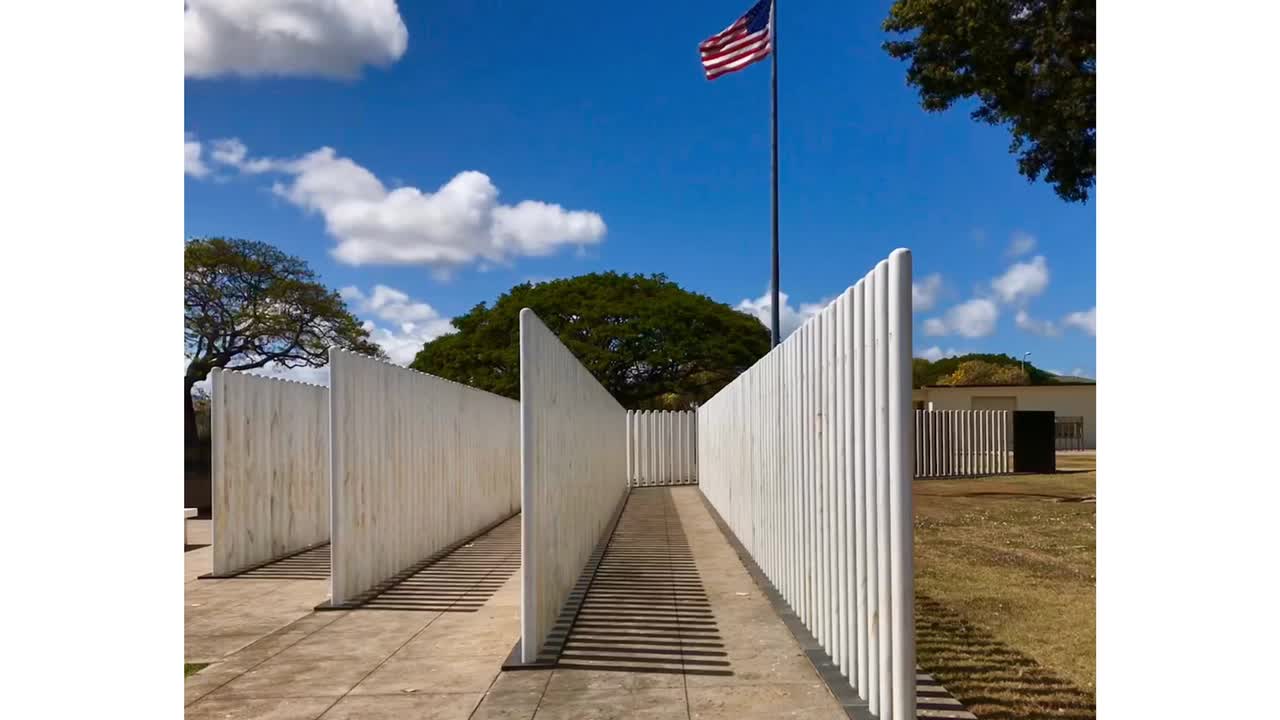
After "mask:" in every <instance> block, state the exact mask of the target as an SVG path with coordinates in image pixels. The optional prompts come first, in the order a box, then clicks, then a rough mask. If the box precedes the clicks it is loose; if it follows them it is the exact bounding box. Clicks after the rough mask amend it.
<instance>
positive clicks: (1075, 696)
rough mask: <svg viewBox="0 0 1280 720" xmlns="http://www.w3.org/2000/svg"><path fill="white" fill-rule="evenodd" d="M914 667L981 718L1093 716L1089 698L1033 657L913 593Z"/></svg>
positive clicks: (1077, 719) (1088, 719)
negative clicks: (931, 676) (943, 687)
mask: <svg viewBox="0 0 1280 720" xmlns="http://www.w3.org/2000/svg"><path fill="white" fill-rule="evenodd" d="M915 597H916V649H917V659H918V662H919V664H920V667H921V668H922V669H923V670H924V671H925V672H928V673H932V674H933V675H934V677H936V678H937V679H938V681H939V682H941V683H942V684H943V685H945V686H946V688H947V690H949V691H951V694H952V695H954V696H955V697H956V699H958V700H959V701H960V702H962V703H964V705H965V706H966V707H967V708H969V710H971V711H972V712H973V713H974V714H975V715H977V716H978V717H980V718H983V720H1023V719H1024V718H1032V717H1037V718H1038V717H1052V718H1060V719H1061V720H1095V719H1096V718H1097V710H1096V705H1095V702H1094V698H1093V696H1092V695H1090V694H1089V693H1086V692H1084V691H1083V690H1081V689H1080V688H1078V687H1077V686H1076V685H1074V684H1072V683H1071V682H1068V681H1067V680H1064V679H1062V678H1060V677H1058V676H1056V675H1054V674H1053V673H1052V672H1050V671H1048V670H1046V669H1045V668H1043V667H1041V666H1040V665H1039V664H1038V663H1036V661H1035V660H1033V659H1031V658H1030V657H1028V656H1026V655H1024V654H1022V653H1020V652H1018V651H1017V650H1015V649H1013V648H1011V647H1009V646H1008V645H1005V644H1004V643H1002V642H1000V641H999V640H997V639H995V637H993V636H992V635H991V634H990V633H988V632H987V631H985V630H983V629H982V628H979V627H977V626H975V625H973V624H972V623H969V622H967V621H966V620H965V619H964V618H963V617H961V616H960V615H958V614H957V613H955V612H954V611H952V610H951V609H950V608H948V607H947V606H946V605H944V604H942V603H940V602H938V601H936V600H934V599H932V598H930V597H927V596H925V595H921V594H919V593H916V596H915Z"/></svg>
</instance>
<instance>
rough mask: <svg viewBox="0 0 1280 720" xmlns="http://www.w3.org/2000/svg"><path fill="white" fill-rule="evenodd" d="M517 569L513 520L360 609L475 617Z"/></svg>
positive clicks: (517, 528) (517, 545)
mask: <svg viewBox="0 0 1280 720" xmlns="http://www.w3.org/2000/svg"><path fill="white" fill-rule="evenodd" d="M519 569H520V518H519V516H516V517H514V518H512V519H510V520H508V521H506V522H504V523H503V524H501V525H499V526H498V527H496V528H494V529H493V530H492V531H490V532H489V533H487V534H485V535H483V536H481V537H480V538H477V539H476V540H475V541H473V542H471V543H468V544H466V545H463V546H462V547H460V548H458V549H456V550H454V551H453V552H451V553H449V554H448V555H446V556H445V557H443V558H441V559H440V560H438V561H436V562H434V563H431V564H430V565H428V566H426V567H424V568H423V569H421V570H419V571H418V572H416V573H414V574H412V575H410V576H408V577H406V578H405V579H404V580H402V581H400V582H399V583H396V584H395V585H392V586H391V587H389V588H387V589H386V590H384V591H382V592H381V593H379V594H377V595H375V596H373V597H372V598H371V599H369V600H368V601H366V602H365V603H364V604H362V605H361V606H360V608H361V609H362V610H423V611H438V612H475V611H477V610H479V609H480V606H481V605H484V603H485V601H486V600H488V599H489V598H491V597H493V595H494V593H496V592H497V591H498V588H500V587H502V585H503V583H505V582H506V581H507V580H508V579H509V578H510V577H511V576H512V575H514V574H515V573H516V571H517V570H519Z"/></svg>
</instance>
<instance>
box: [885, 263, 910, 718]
mask: <svg viewBox="0 0 1280 720" xmlns="http://www.w3.org/2000/svg"><path fill="white" fill-rule="evenodd" d="M889 397H890V404H889V439H890V440H889V445H890V452H892V453H893V456H892V457H891V458H890V463H889V484H890V492H889V528H890V543H891V546H892V547H893V554H892V560H891V563H892V567H891V568H890V576H891V577H892V583H893V584H892V586H891V587H892V593H891V595H890V600H891V602H892V603H893V613H892V622H893V625H892V630H891V632H892V633H893V683H892V687H893V705H892V710H893V717H895V718H902V719H903V720H914V719H915V717H916V708H915V699H916V659H915V627H914V618H915V607H914V606H915V601H914V598H913V597H912V587H913V584H914V581H913V573H914V562H913V558H912V532H913V523H912V517H913V514H912V507H913V506H912V498H911V482H912V477H911V475H912V473H911V468H910V465H909V458H910V456H911V448H912V444H913V443H912V439H911V429H912V425H911V418H910V416H909V415H908V414H907V413H909V412H910V408H911V252H910V251H908V250H904V249H898V250H894V251H893V252H892V253H891V254H890V255H889Z"/></svg>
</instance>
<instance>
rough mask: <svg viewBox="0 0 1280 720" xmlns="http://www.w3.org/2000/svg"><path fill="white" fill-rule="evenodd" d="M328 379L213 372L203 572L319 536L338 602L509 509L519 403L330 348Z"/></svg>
mask: <svg viewBox="0 0 1280 720" xmlns="http://www.w3.org/2000/svg"><path fill="white" fill-rule="evenodd" d="M329 382H330V385H329V388H323V387H319V386H314V385H307V384H304V383H298V382H289V381H284V380H277V379H271V378H264V377H259V376H255V375H248V374H244V373H238V372H225V371H222V370H215V371H214V373H213V393H212V423H211V424H212V430H213V432H212V435H213V458H212V461H213V462H212V470H213V478H212V480H213V508H212V509H213V519H214V522H213V557H214V571H213V574H214V575H215V576H225V575H231V574H234V573H237V572H242V571H244V570H248V569H250V568H252V567H255V566H258V565H262V564H264V563H267V562H270V561H272V560H275V559H279V558H281V557H284V556H287V555H290V554H292V553H295V552H299V551H302V550H305V549H307V548H309V547H313V546H315V545H318V544H322V543H324V542H326V541H329V542H330V543H331V546H330V555H331V565H330V584H331V587H330V590H331V595H330V602H331V603H332V604H333V605H335V606H343V605H347V604H349V603H352V602H354V601H356V600H357V599H358V598H359V597H360V595H362V594H363V593H366V592H368V591H370V590H372V589H374V588H375V587H376V586H378V585H379V584H380V583H383V582H384V581H386V580H388V579H390V578H393V577H395V576H396V575H397V574H398V573H400V572H402V571H404V570H406V569H407V568H409V567H411V566H412V565H414V564H415V563H417V562H418V561H420V560H423V559H425V558H427V557H430V556H431V555H433V554H435V553H437V552H440V551H442V550H444V549H447V548H448V547H450V546H451V545H453V544H456V543H458V542H461V541H462V540H465V539H466V538H468V537H470V536H472V535H475V534H476V533H478V532H480V531H483V530H484V529H486V528H488V527H489V526H492V525H494V524H496V523H498V522H501V521H502V520H503V519H505V518H508V517H511V516H512V515H514V514H515V513H516V512H517V511H518V510H519V507H520V462H519V458H520V405H519V403H517V402H516V401H514V400H511V399H510V398H505V397H501V396H498V395H494V394H492V393H487V392H484V391H481V390H476V389H475V388H471V387H467V386H465V385H461V384H459V383H455V382H451V381H448V380H444V379H442V378H438V377H435V376H433V375H427V374H424V373H420V372H416V371H413V370H409V369H407V368H403V367H400V366H397V365H392V364H390V363H387V362H384V361H381V360H375V359H373V358H369V357H365V356H362V355H357V354H354V353H349V352H344V351H341V350H337V349H333V350H330V351H329Z"/></svg>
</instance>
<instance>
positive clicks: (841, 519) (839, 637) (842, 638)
mask: <svg viewBox="0 0 1280 720" xmlns="http://www.w3.org/2000/svg"><path fill="white" fill-rule="evenodd" d="M844 301H845V297H844V296H843V295H841V296H840V297H839V298H837V299H836V302H835V306H836V314H835V319H836V328H835V330H836V332H835V340H836V345H835V348H834V349H833V352H832V358H833V359H834V363H835V367H834V368H833V369H834V371H835V376H836V403H835V405H836V422H835V428H836V432H835V435H833V436H832V444H833V445H835V447H836V453H835V460H836V571H837V572H836V600H837V602H836V618H837V619H838V620H839V622H838V623H837V627H836V630H837V632H836V649H837V651H838V652H837V653H836V654H835V656H834V657H835V658H836V663H837V664H838V665H839V666H840V673H841V674H842V675H844V676H845V677H848V675H849V604H848V598H849V594H848V588H849V571H848V564H849V561H850V560H851V559H852V558H851V557H850V554H849V550H848V546H847V544H846V540H847V538H846V534H847V533H848V528H849V519H850V518H849V512H848V509H847V508H846V506H845V499H846V498H845V495H846V494H847V488H848V485H849V483H848V479H849V476H848V473H846V472H845V453H846V452H848V451H849V448H848V443H846V442H845V387H846V386H845V374H844V360H845V351H844V338H845V302H844Z"/></svg>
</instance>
